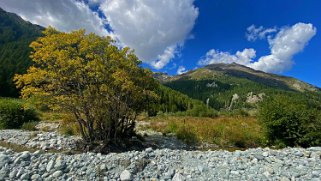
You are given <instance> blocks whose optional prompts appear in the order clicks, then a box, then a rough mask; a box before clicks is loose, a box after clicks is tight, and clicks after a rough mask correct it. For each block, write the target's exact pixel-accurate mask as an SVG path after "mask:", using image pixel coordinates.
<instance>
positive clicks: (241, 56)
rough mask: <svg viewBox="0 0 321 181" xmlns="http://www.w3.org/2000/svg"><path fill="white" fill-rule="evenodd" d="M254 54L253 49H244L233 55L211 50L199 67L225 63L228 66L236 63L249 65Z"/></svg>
mask: <svg viewBox="0 0 321 181" xmlns="http://www.w3.org/2000/svg"><path fill="white" fill-rule="evenodd" d="M255 56H256V52H255V50H254V49H252V48H250V49H247V48H246V49H244V50H243V51H237V52H236V53H235V54H233V55H232V54H230V53H229V52H222V51H218V50H214V49H211V50H210V51H208V52H207V53H206V55H205V57H204V58H203V59H201V60H200V61H199V62H198V64H199V65H208V64H213V63H226V64H230V63H233V62H238V63H239V64H243V65H244V64H249V63H250V62H251V61H252V58H255Z"/></svg>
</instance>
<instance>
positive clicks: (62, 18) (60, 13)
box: [0, 0, 108, 36]
mask: <svg viewBox="0 0 321 181" xmlns="http://www.w3.org/2000/svg"><path fill="white" fill-rule="evenodd" d="M0 7H2V8H3V9H4V10H6V11H9V12H13V13H16V14H18V15H20V16H21V17H22V18H23V19H25V20H27V21H30V22H32V23H34V24H38V25H41V26H44V27H47V26H49V25H51V26H53V27H55V28H57V29H58V30H61V31H72V30H77V29H81V28H84V29H86V30H87V32H95V33H97V34H99V35H102V36H105V35H108V32H107V30H106V29H105V28H104V20H102V19H101V18H100V17H99V16H98V15H97V13H94V12H92V11H91V10H90V9H89V7H88V5H86V4H85V3H83V2H80V1H76V0H32V1H30V0H0Z"/></svg>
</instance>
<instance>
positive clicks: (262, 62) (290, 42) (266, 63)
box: [198, 23, 317, 73]
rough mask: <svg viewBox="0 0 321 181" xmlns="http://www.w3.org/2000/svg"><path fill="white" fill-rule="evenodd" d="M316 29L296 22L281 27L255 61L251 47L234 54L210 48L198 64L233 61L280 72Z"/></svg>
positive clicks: (291, 62)
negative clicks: (265, 50) (267, 47)
mask: <svg viewBox="0 0 321 181" xmlns="http://www.w3.org/2000/svg"><path fill="white" fill-rule="evenodd" d="M316 31H317V30H316V28H315V27H314V26H313V25H312V24H306V23H297V24H295V25H293V26H292V27H284V28H281V29H280V31H279V32H278V33H277V34H276V35H275V37H273V38H272V37H270V38H269V39H268V42H269V45H270V50H271V53H270V54H269V55H266V56H262V57H260V58H259V59H258V60H257V61H255V60H254V58H255V56H256V52H255V50H254V49H252V48H250V49H244V50H243V51H237V52H236V53H235V54H230V53H229V52H220V51H216V50H214V49H212V50H210V51H209V52H207V54H206V55H205V57H203V58H202V59H201V60H199V62H198V64H199V65H207V64H212V63H232V62H235V63H239V64H242V65H245V66H248V67H251V68H254V69H256V70H262V71H265V72H273V73H281V72H283V71H285V70H288V69H290V68H291V67H292V65H293V63H294V62H293V60H292V59H293V56H294V55H295V54H297V53H299V52H301V51H302V50H303V49H304V47H305V46H306V45H307V43H308V42H309V41H310V39H311V38H312V37H313V36H314V35H315V34H316Z"/></svg>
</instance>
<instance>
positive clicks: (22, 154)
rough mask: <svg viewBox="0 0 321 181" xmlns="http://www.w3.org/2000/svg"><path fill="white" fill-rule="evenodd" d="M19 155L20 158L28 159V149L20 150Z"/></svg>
mask: <svg viewBox="0 0 321 181" xmlns="http://www.w3.org/2000/svg"><path fill="white" fill-rule="evenodd" d="M20 157H21V158H22V159H24V160H27V159H29V158H30V153H29V151H24V152H22V153H21V155H20Z"/></svg>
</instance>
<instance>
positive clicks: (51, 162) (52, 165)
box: [46, 160, 55, 172]
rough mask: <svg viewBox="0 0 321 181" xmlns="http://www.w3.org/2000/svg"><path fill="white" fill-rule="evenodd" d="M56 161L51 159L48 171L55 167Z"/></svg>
mask: <svg viewBox="0 0 321 181" xmlns="http://www.w3.org/2000/svg"><path fill="white" fill-rule="evenodd" d="M54 163H55V162H54V160H50V161H49V163H48V164H47V167H46V170H47V172H49V171H50V170H51V169H52V168H53V167H54Z"/></svg>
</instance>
